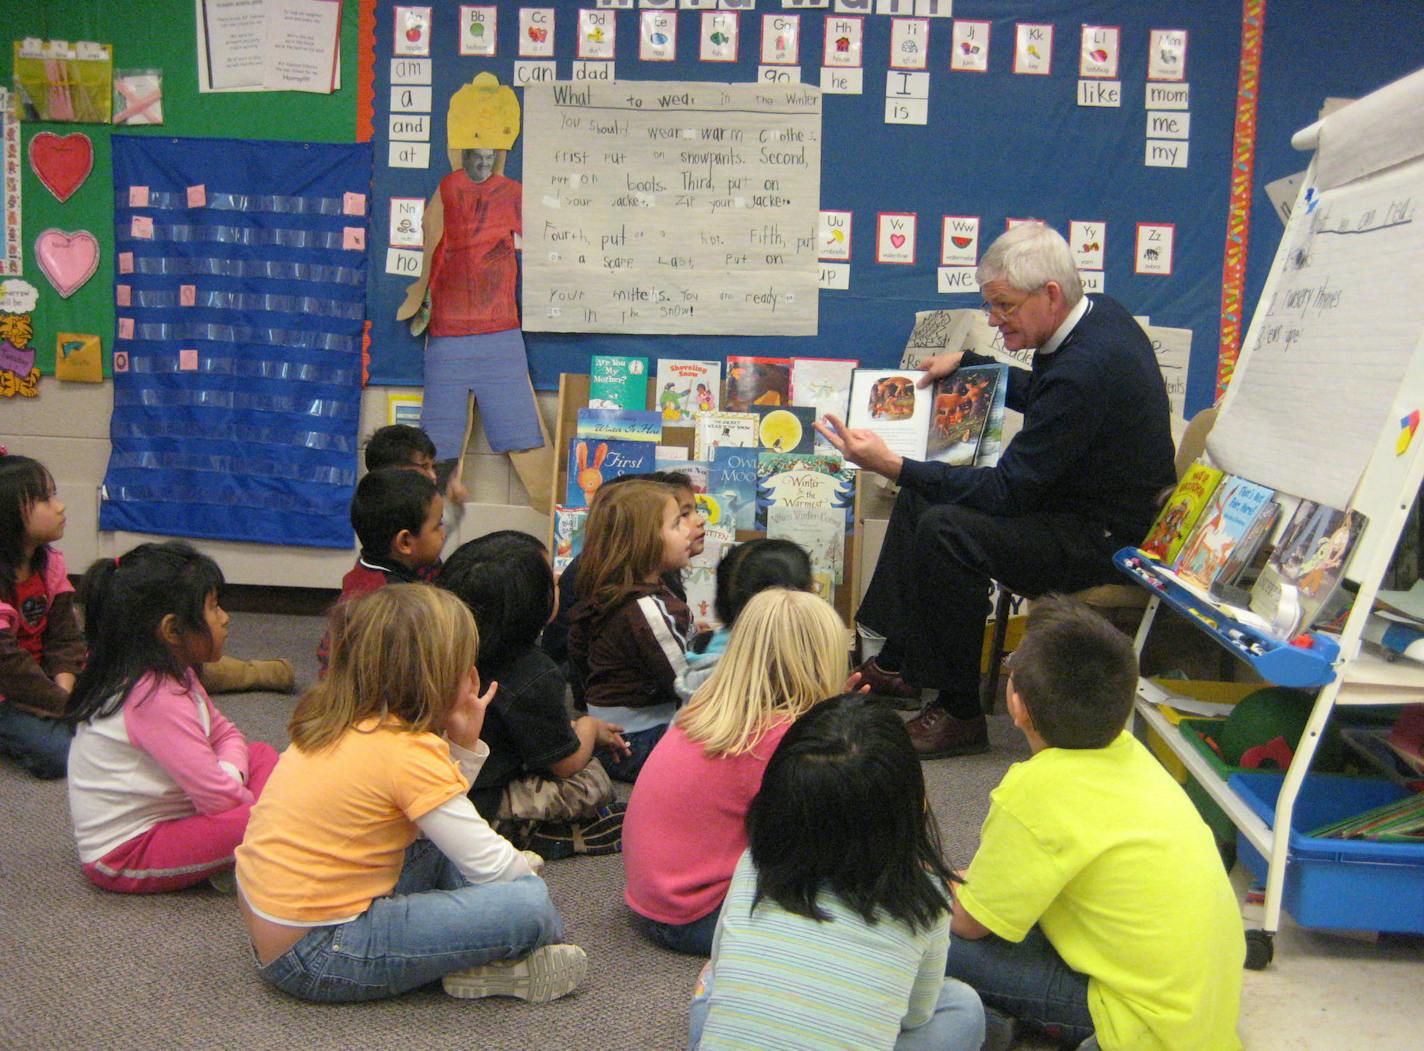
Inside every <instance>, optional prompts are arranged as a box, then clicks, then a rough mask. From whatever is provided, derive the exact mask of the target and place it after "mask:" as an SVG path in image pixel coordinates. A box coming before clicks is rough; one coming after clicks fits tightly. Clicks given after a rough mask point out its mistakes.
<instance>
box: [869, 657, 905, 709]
mask: <svg viewBox="0 0 1424 1051" xmlns="http://www.w3.org/2000/svg"><path fill="white" fill-rule="evenodd" d="M854 674H856V675H859V676H860V683H859V684H858V686H857V687H856V688H857V689H859V688H860V686H865V685H867V684H868V685H869V686H870V692H871V693H873V694H875V695H876V696H877V697H885V698H887V699H889V700H890V701H891V702H893V703H894V704H895V707H896V708H899V709H901V710H902V711H909V712H913V711H918V710H919V707H920V691H919V690H917V689H915V688H914V687H913V686H911V685H910V684H909V683H907V682H906V681H905V680H904V678H903V677H902V676H901V675H900V673H899V672H897V671H886V670H885V669H884V668H882V667H881V666H880V665H879V664H878V663H877V662H876V660H875V658H874V657H871V658H870V659H869V660H868V661H866V662H865V663H863V664H862V665H861V666H860V667H858V668H856V669H855V673H854Z"/></svg>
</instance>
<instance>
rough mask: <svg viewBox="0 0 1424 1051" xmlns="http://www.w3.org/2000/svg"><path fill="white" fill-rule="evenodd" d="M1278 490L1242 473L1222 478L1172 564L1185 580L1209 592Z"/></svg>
mask: <svg viewBox="0 0 1424 1051" xmlns="http://www.w3.org/2000/svg"><path fill="white" fill-rule="evenodd" d="M1275 494H1276V491H1275V490H1274V489H1270V488H1268V487H1266V486H1264V485H1257V484H1256V483H1255V482H1252V481H1248V480H1247V479H1245V478H1242V477H1241V476H1240V475H1234V474H1233V475H1227V476H1226V477H1225V478H1223V479H1222V480H1221V482H1220V484H1218V485H1217V487H1216V490H1215V491H1214V492H1213V493H1212V495H1211V499H1210V500H1209V501H1208V502H1207V506H1206V510H1204V511H1203V512H1202V514H1201V517H1200V518H1198V519H1197V524H1196V527H1195V528H1194V529H1193V530H1192V532H1191V535H1190V536H1189V537H1187V541H1186V543H1185V544H1183V545H1182V550H1181V553H1180V554H1179V555H1178V556H1177V562H1176V564H1175V565H1174V566H1173V567H1172V568H1173V569H1174V570H1176V573H1177V576H1178V577H1180V578H1181V579H1182V580H1183V581H1185V582H1186V583H1188V584H1190V585H1193V586H1195V587H1198V588H1201V589H1202V590H1204V591H1209V590H1210V588H1211V582H1212V581H1213V580H1214V579H1216V576H1217V574H1218V573H1220V572H1221V570H1222V568H1223V567H1224V566H1225V565H1226V562H1227V559H1229V558H1230V557H1231V553H1232V551H1233V550H1235V548H1236V545H1237V544H1239V543H1240V542H1241V540H1242V538H1244V537H1245V536H1246V533H1247V532H1248V531H1249V530H1250V528H1251V523H1252V522H1254V521H1255V520H1256V516H1257V515H1259V514H1261V513H1262V511H1263V510H1264V509H1265V507H1266V505H1267V504H1268V503H1269V502H1270V500H1271V497H1273V496H1275Z"/></svg>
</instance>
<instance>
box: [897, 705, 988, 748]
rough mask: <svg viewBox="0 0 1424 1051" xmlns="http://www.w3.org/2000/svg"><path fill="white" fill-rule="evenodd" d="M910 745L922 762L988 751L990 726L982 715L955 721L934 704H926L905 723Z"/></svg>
mask: <svg viewBox="0 0 1424 1051" xmlns="http://www.w3.org/2000/svg"><path fill="white" fill-rule="evenodd" d="M905 729H907V730H909V731H910V743H911V744H912V745H914V746H915V754H916V755H918V756H919V757H920V758H921V759H943V758H945V757H946V756H951V755H975V754H977V753H979V752H987V751H988V750H989V726H988V723H987V722H985V720H984V717H983V716H982V715H980V716H976V717H975V718H973V719H956V718H955V717H954V716H952V715H950V714H949V712H947V711H945V710H944V709H943V708H941V707H940V706H939V705H937V704H927V705H925V707H924V710H923V711H922V712H920V714H919V715H917V716H915V717H914V718H913V719H911V720H910V721H909V722H907V723H906V724H905Z"/></svg>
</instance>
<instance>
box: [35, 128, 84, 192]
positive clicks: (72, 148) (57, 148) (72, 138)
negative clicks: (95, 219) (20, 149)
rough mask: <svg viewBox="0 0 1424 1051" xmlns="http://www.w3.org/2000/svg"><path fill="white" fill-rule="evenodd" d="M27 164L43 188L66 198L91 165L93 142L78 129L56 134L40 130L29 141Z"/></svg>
mask: <svg viewBox="0 0 1424 1051" xmlns="http://www.w3.org/2000/svg"><path fill="white" fill-rule="evenodd" d="M30 167H31V168H33V169H34V170H35V174H36V175H38V176H39V179H40V182H42V183H44V186H45V189H46V190H48V191H49V192H50V193H52V194H54V195H55V196H56V197H58V198H59V200H60V202H61V203H63V202H64V201H67V200H69V198H70V197H72V196H74V191H75V190H77V189H79V187H80V186H82V185H84V180H85V179H87V178H89V172H90V171H92V170H93V168H94V144H93V143H92V142H90V141H89V136H88V135H85V134H84V133H83V132H82V131H76V132H74V133H72V134H70V135H65V136H62V137H61V136H59V135H56V134H55V133H54V132H52V131H42V132H40V133H39V134H38V135H36V136H35V137H34V138H33V139H31V140H30Z"/></svg>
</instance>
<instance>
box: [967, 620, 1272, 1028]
mask: <svg viewBox="0 0 1424 1051" xmlns="http://www.w3.org/2000/svg"><path fill="white" fill-rule="evenodd" d="M1136 688H1137V659H1136V656H1135V654H1134V653H1133V650H1132V643H1131V642H1130V641H1129V640H1128V639H1127V637H1126V636H1124V635H1123V634H1121V633H1120V632H1118V631H1117V630H1116V629H1115V628H1113V627H1112V626H1111V625H1110V624H1108V622H1107V621H1105V620H1103V619H1102V618H1101V617H1100V616H1098V615H1097V614H1096V613H1094V612H1092V611H1091V610H1090V609H1088V608H1087V607H1086V606H1084V605H1083V604H1082V603H1079V602H1075V601H1073V600H1071V599H1066V598H1062V597H1059V596H1050V597H1048V598H1046V599H1042V600H1038V601H1036V602H1035V603H1034V605H1033V610H1032V612H1031V613H1030V614H1029V618H1028V626H1027V631H1026V633H1025V636H1024V640H1023V642H1022V643H1020V645H1019V648H1018V649H1017V650H1016V651H1015V652H1014V654H1013V657H1012V659H1011V661H1010V675H1009V684H1008V709H1009V714H1010V715H1011V716H1012V717H1013V720H1014V725H1015V726H1017V727H1018V728H1019V729H1020V730H1022V731H1023V733H1024V736H1025V737H1027V738H1028V742H1029V746H1030V748H1031V749H1032V751H1033V755H1032V757H1031V758H1030V759H1029V760H1028V761H1027V762H1023V763H1016V764H1014V765H1013V766H1012V767H1010V768H1009V771H1008V773H1007V774H1005V775H1004V779H1003V781H1001V782H1000V783H999V787H998V788H996V789H994V792H993V794H992V796H991V797H990V799H991V802H990V808H989V816H988V817H987V818H986V819H985V821H984V829H983V833H982V836H981V841H980V846H979V851H978V853H977V854H975V856H974V860H973V862H972V863H971V864H970V866H969V870H968V872H967V873H966V878H965V883H964V884H963V885H962V886H959V887H958V888H956V890H957V894H956V900H955V903H954V919H953V923H952V925H951V927H950V930H951V932H952V934H953V944H952V946H951V948H950V953H949V963H948V966H947V967H946V973H947V974H948V975H949V976H950V977H953V978H958V979H959V980H960V981H963V982H966V983H968V984H969V985H971V986H973V987H974V988H975V989H976V990H977V991H978V992H979V995H980V996H981V997H982V998H983V1001H984V1005H985V1006H986V1007H992V1008H994V1009H995V1010H997V1011H998V1012H1000V1013H1002V1014H1005V1015H1009V1016H1011V1017H1012V1018H1014V1019H1017V1020H1019V1021H1021V1022H1024V1023H1027V1024H1029V1025H1031V1026H1034V1027H1036V1028H1039V1029H1043V1030H1047V1031H1049V1032H1051V1033H1053V1034H1055V1035H1058V1036H1059V1037H1060V1038H1062V1039H1064V1040H1066V1041H1070V1042H1071V1043H1073V1044H1076V1043H1079V1042H1081V1041H1084V1040H1086V1039H1087V1038H1088V1037H1090V1036H1093V1035H1096V1038H1097V1043H1098V1045H1099V1046H1100V1047H1101V1048H1102V1049H1103V1051H1126V1049H1131V1051H1168V1049H1170V1051H1239V1049H1240V1048H1241V1040H1240V1038H1239V1037H1238V1036H1237V1034H1236V1024H1237V1019H1238V1015H1239V1013H1240V1004H1241V966H1242V963H1243V961H1244V959H1245V952H1246V948H1245V937H1244V935H1243V933H1242V926H1241V914H1240V910H1239V908H1238V907H1237V904H1236V897H1235V894H1234V893H1233V891H1232V889H1231V885H1230V883H1229V882H1228V881H1227V878H1226V872H1225V871H1224V869H1223V868H1222V865H1221V859H1220V856H1219V855H1218V853H1217V850H1216V844H1215V842H1214V841H1213V838H1212V834H1211V832H1210V831H1209V830H1208V829H1207V827H1206V825H1205V824H1204V823H1203V822H1202V820H1201V818H1200V816H1198V814H1197V812H1196V810H1195V809H1193V807H1192V804H1191V802H1190V800H1188V799H1187V797H1186V794H1185V793H1184V792H1183V791H1182V790H1181V787H1180V786H1179V785H1177V783H1176V782H1174V781H1173V780H1172V778H1171V777H1170V776H1169V775H1168V774H1167V772H1166V771H1165V770H1164V769H1163V768H1162V766H1161V765H1160V764H1159V763H1158V762H1157V760H1156V759H1154V758H1153V757H1152V755H1151V754H1150V753H1149V752H1148V751H1147V749H1145V748H1144V747H1143V746H1142V745H1141V744H1140V743H1138V741H1137V740H1136V738H1134V737H1133V736H1132V735H1131V734H1130V733H1128V732H1127V731H1126V730H1125V729H1124V726H1125V725H1126V722H1127V718H1128V716H1129V714H1130V713H1131V710H1132V702H1133V696H1134V694H1135V692H1136ZM1070 1046H1071V1045H1070ZM1090 1046H1091V1045H1090Z"/></svg>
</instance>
